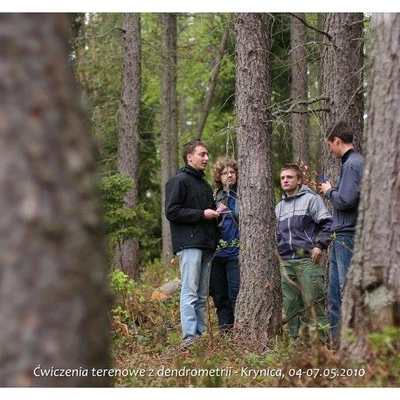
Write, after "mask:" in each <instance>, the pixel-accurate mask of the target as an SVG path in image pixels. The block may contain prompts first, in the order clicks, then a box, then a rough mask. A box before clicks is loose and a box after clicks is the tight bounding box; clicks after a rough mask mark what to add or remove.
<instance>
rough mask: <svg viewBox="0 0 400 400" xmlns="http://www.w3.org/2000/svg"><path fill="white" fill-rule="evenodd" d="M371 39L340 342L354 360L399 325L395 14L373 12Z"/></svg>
mask: <svg viewBox="0 0 400 400" xmlns="http://www.w3.org/2000/svg"><path fill="white" fill-rule="evenodd" d="M371 41H372V51H371V79H370V85H369V90H370V102H369V112H368V126H367V137H366V143H365V149H366V156H365V167H364V178H363V188H362V194H361V204H360V209H359V220H358V231H357V236H356V243H355V249H354V256H353V259H352V265H351V268H350V271H349V274H348V281H347V286H346V289H345V295H344V302H343V311H342V315H343V316H342V328H341V347H340V354H341V356H342V357H346V358H349V359H356V360H366V359H368V358H369V357H370V355H371V354H370V349H369V345H368V340H367V335H368V334H370V333H372V332H379V331H381V330H382V329H383V328H384V327H385V326H396V327H399V326H400V311H399V310H400V261H399V260H400V230H399V229H398V225H399V220H400V211H399V210H400V180H399V160H400V120H399V115H400V100H399V99H400V60H399V52H398V49H399V46H400V15H399V14H395V13H393V14H383V13H378V14H373V16H372V19H371ZM349 332H351V333H352V335H351V336H352V338H353V340H350V338H349V336H348V333H349Z"/></svg>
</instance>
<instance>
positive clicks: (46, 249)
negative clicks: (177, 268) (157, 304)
mask: <svg viewBox="0 0 400 400" xmlns="http://www.w3.org/2000/svg"><path fill="white" fill-rule="evenodd" d="M69 23H70V21H69V18H68V16H67V15H65V14H33V15H32V14H1V15H0V25H1V26H2V30H1V32H0V40H1V43H2V45H1V46H0V68H1V71H2V73H1V74H0V96H1V98H2V106H1V108H0V121H1V123H0V149H1V151H2V155H1V168H0V210H1V223H0V303H1V307H0V327H1V329H0V365H1V367H0V386H1V387H4V386H12V387H21V386H40V387H44V386H51V387H55V386H58V387H59V386H62V387H65V386H108V385H109V379H108V378H107V377H104V376H103V377H95V376H94V375H93V374H92V369H93V368H94V369H95V370H99V369H106V368H109V367H110V359H109V320H108V298H109V292H108V285H107V265H106V256H105V250H104V249H105V246H104V236H103V231H102V216H101V205H100V201H99V199H100V192H99V186H98V183H99V182H98V176H97V173H96V169H95V146H94V143H93V140H92V137H91V136H90V134H89V128H88V126H87V125H86V120H85V118H84V116H83V113H82V110H81V109H80V107H79V105H80V100H79V98H78V96H77V95H76V93H75V87H76V84H75V82H74V81H73V78H72V74H71V71H70V68H69V63H68V56H69V48H68V39H69V34H68V33H69ZM67 370H69V371H72V370H74V371H75V373H74V374H72V375H71V376H66V375H65V371H67ZM46 371H47V375H43V374H46ZM61 371H63V372H64V375H61Z"/></svg>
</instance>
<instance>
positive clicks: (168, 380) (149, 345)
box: [111, 263, 400, 388]
mask: <svg viewBox="0 0 400 400" xmlns="http://www.w3.org/2000/svg"><path fill="white" fill-rule="evenodd" d="M177 276H178V271H177V270H176V269H174V267H173V266H171V268H170V269H169V270H165V269H164V268H163V267H162V266H161V265H160V264H157V263H155V264H153V265H149V266H147V267H146V268H145V272H144V273H143V274H142V277H141V280H140V281H139V282H134V281H132V280H131V279H129V278H128V277H127V276H126V275H124V274H123V273H122V272H121V271H113V272H112V273H111V286H112V291H113V293H114V305H113V309H112V311H111V319H112V338H113V343H112V351H113V371H114V375H115V376H114V386H116V387H135V388H140V387H157V388H163V387H164V388H166V387H175V388H179V387H226V388H229V387H230V388H234V387H235V388H241V387H398V386H399V384H400V379H399V376H400V357H399V351H400V330H399V329H398V328H393V327H389V328H387V329H385V330H384V331H383V332H382V333H374V334H373V335H371V336H370V337H369V341H370V345H371V348H372V349H373V355H374V359H373V360H369V361H368V362H364V363H358V364H351V365H349V364H348V363H343V362H342V361H341V360H340V359H339V357H338V356H337V355H336V353H335V352H334V351H333V350H330V349H327V348H326V347H323V346H319V345H315V344H314V345H313V344H309V343H304V342H303V341H301V340H298V341H295V342H293V341H291V340H290V339H289V338H288V337H287V335H286V333H284V334H283V336H282V337H281V338H278V339H277V340H276V343H275V346H273V347H272V348H271V349H269V350H268V351H265V350H264V351H255V350H254V348H256V346H249V345H248V343H243V342H240V341H238V340H234V339H233V337H232V336H230V335H221V334H219V332H218V323H217V321H216V316H215V310H214V306H213V303H212V299H211V298H209V301H208V304H207V318H208V321H207V325H208V326H207V332H206V334H205V335H204V336H203V337H202V338H201V339H200V340H199V341H198V342H197V343H196V344H195V345H193V346H191V347H190V348H186V349H185V348H182V347H181V337H180V322H179V291H178V292H176V293H175V294H174V295H172V296H171V297H169V298H168V299H166V300H162V301H160V300H157V301H152V300H151V294H152V292H153V290H154V289H155V288H157V287H159V286H161V285H162V284H163V283H165V282H166V281H169V280H172V279H174V278H176V277H177Z"/></svg>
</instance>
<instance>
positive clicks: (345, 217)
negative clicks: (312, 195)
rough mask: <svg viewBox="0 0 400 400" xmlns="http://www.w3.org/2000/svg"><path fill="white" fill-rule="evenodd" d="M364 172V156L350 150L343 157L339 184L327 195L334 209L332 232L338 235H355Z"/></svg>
mask: <svg viewBox="0 0 400 400" xmlns="http://www.w3.org/2000/svg"><path fill="white" fill-rule="evenodd" d="M362 172H363V156H362V155H361V154H360V153H359V152H358V151H357V150H355V149H350V150H349V151H347V152H346V153H345V154H344V155H343V156H342V169H341V171H340V177H339V180H338V182H337V183H336V185H335V186H334V187H333V188H332V189H329V190H327V192H326V193H325V197H326V198H327V199H329V201H330V202H331V203H332V206H333V209H334V210H333V223H332V231H334V232H336V233H337V234H344V235H354V234H355V231H356V223H357V215H358V212H357V210H358V204H359V201H360V194H361V181H362Z"/></svg>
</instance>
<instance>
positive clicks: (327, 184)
mask: <svg viewBox="0 0 400 400" xmlns="http://www.w3.org/2000/svg"><path fill="white" fill-rule="evenodd" d="M329 189H332V184H331V183H330V182H329V181H328V182H325V183H320V184H319V193H320V194H321V196H325V193H326V192H327V191H328V190H329Z"/></svg>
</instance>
